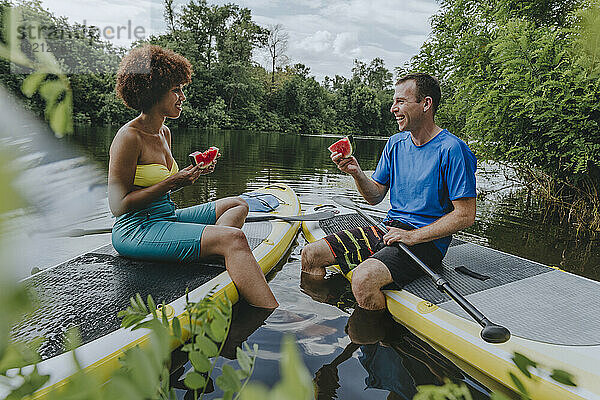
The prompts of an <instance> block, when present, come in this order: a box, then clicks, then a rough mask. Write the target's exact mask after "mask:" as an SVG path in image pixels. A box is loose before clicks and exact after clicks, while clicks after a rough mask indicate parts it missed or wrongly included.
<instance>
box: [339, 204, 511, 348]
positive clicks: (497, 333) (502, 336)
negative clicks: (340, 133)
mask: <svg viewBox="0 0 600 400" xmlns="http://www.w3.org/2000/svg"><path fill="white" fill-rule="evenodd" d="M333 201H335V202H336V203H338V204H339V205H341V206H343V207H346V208H349V209H351V210H354V211H356V212H357V213H358V214H360V215H361V216H362V217H363V218H364V219H366V220H367V222H369V223H370V224H373V225H377V226H379V227H380V228H381V229H382V230H383V231H384V232H387V231H388V228H387V227H386V226H385V225H384V224H383V223H378V222H377V221H375V220H374V219H373V217H371V216H370V215H368V214H367V213H365V212H363V210H362V209H361V208H360V206H358V205H357V204H355V203H354V202H353V201H352V200H350V199H348V198H346V197H342V196H336V197H334V198H333ZM394 245H397V246H399V247H400V248H401V249H402V250H404V251H405V252H406V254H408V255H409V256H410V258H412V259H413V260H414V261H415V262H416V263H417V264H418V265H419V267H421V269H422V270H423V272H425V274H427V275H428V276H429V278H431V280H432V281H433V283H434V284H435V285H436V287H437V288H438V290H440V291H444V292H446V294H448V296H450V297H451V298H452V300H454V301H456V302H457V303H458V305H459V306H461V307H462V309H463V310H465V311H466V312H467V313H468V314H469V315H470V316H471V317H473V319H474V320H475V321H477V323H478V324H479V325H481V327H482V328H483V329H482V330H481V333H480V335H481V338H482V339H483V340H485V341H486V342H489V343H504V342H506V341H507V340H508V339H510V332H509V331H508V329H506V328H505V327H503V326H500V325H497V324H494V323H492V322H491V321H490V320H489V319H487V318H486V317H485V316H484V315H483V314H482V313H481V312H480V311H479V310H477V309H476V308H475V306H473V305H472V304H471V303H470V302H469V301H468V300H467V299H465V298H464V297H463V296H462V295H461V294H460V293H458V292H457V291H456V290H454V288H452V286H450V283H448V281H446V280H445V279H444V278H443V277H442V276H440V275H439V274H437V273H435V272H434V271H433V270H431V268H429V267H428V266H427V265H426V264H425V263H424V262H423V261H421V260H419V258H418V257H417V256H415V255H414V254H413V253H412V252H411V251H410V250H409V249H408V246H406V245H405V244H404V243H402V242H397V243H394Z"/></svg>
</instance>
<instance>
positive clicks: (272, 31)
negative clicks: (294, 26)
mask: <svg viewBox="0 0 600 400" xmlns="http://www.w3.org/2000/svg"><path fill="white" fill-rule="evenodd" d="M287 45H288V33H287V32H285V31H284V30H283V25H281V24H276V25H271V26H269V36H268V38H267V49H268V50H269V55H270V56H271V89H270V92H271V91H272V90H273V87H274V86H275V67H276V66H280V67H281V66H282V65H283V64H285V63H286V62H287V60H288V57H287V56H286V55H285V52H286V51H287Z"/></svg>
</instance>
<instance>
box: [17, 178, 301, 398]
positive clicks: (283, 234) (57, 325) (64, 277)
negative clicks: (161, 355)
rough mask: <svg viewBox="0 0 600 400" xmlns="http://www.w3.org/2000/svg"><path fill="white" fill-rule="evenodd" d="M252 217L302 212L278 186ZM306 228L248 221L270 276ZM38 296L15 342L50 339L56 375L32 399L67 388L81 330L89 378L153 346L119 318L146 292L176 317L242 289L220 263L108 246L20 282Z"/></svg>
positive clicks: (43, 365)
mask: <svg viewBox="0 0 600 400" xmlns="http://www.w3.org/2000/svg"><path fill="white" fill-rule="evenodd" d="M246 198H247V199H248V203H249V204H250V210H251V211H252V210H259V211H255V212H251V213H250V215H283V216H295V215H299V214H300V202H299V200H298V197H297V195H296V193H295V192H294V191H293V190H292V189H291V188H290V187H289V186H287V185H284V184H272V185H268V186H265V187H264V188H261V189H258V190H255V191H253V192H250V193H247V194H246ZM299 228H300V222H285V221H281V220H270V221H262V222H252V223H246V224H245V225H244V226H243V228H242V230H243V231H244V233H245V235H246V237H247V239H248V243H249V245H250V247H251V249H252V252H253V254H254V256H255V258H256V260H257V261H258V263H259V265H260V267H261V268H262V270H263V272H264V273H265V274H267V273H268V272H269V271H271V269H273V267H274V266H276V265H277V264H278V263H279V262H281V261H282V258H284V256H285V255H287V254H289V253H288V250H289V249H290V247H291V246H292V245H293V243H294V239H295V237H296V235H297V233H298V230H299ZM21 284H22V285H24V286H26V287H27V288H29V289H30V291H31V292H33V293H34V294H35V297H36V298H37V300H36V303H37V307H36V309H35V310H34V311H33V312H31V313H29V314H27V315H25V317H24V318H23V319H22V320H21V321H20V322H19V323H18V324H17V325H15V326H14V327H13V328H12V331H11V336H12V339H13V340H15V341H22V342H27V341H30V340H32V339H34V338H36V337H44V338H45V339H46V340H45V342H44V344H43V345H42V347H41V348H40V355H41V357H42V361H41V362H40V363H38V364H37V367H38V370H39V373H40V374H47V375H50V380H49V381H48V382H47V384H46V385H45V386H44V387H43V388H41V389H40V390H38V391H37V392H36V393H35V394H34V396H33V398H34V399H41V398H44V397H46V396H47V395H48V394H49V393H50V392H52V391H55V390H57V389H60V387H62V386H63V385H64V384H65V383H67V382H68V380H69V377H70V376H71V375H72V374H73V373H74V372H75V368H74V363H73V355H72V354H71V353H70V352H65V351H64V347H63V341H64V335H65V332H66V331H67V329H69V328H70V327H75V328H77V329H78V331H79V333H80V335H81V339H82V345H81V346H80V347H78V348H77V349H75V354H76V356H77V359H78V360H79V363H80V365H81V367H82V368H83V370H84V372H85V373H88V374H92V375H95V376H96V377H98V378H99V379H100V381H101V382H104V381H106V380H108V379H109V378H110V375H111V373H112V372H113V371H114V370H115V369H117V368H119V365H120V364H119V361H118V359H119V357H121V356H122V355H123V354H124V351H125V350H126V349H128V348H131V347H133V346H136V345H143V344H144V343H146V342H148V340H149V331H148V330H147V329H139V330H136V331H131V330H129V329H123V328H120V320H119V319H118V318H117V313H118V311H120V310H124V309H125V308H126V307H127V306H128V304H129V298H130V297H131V296H135V294H136V293H140V294H141V296H142V298H143V299H146V297H147V295H148V294H151V295H152V296H153V298H154V300H155V302H156V303H157V304H159V303H164V304H166V306H165V307H166V310H167V314H168V316H169V318H170V319H172V318H173V317H174V316H181V315H182V314H183V313H184V311H185V304H186V300H185V292H186V289H189V294H188V296H189V300H190V301H192V302H195V301H199V300H201V299H202V298H203V297H205V296H206V295H207V294H208V293H209V292H210V291H213V292H214V296H216V297H223V296H225V294H227V296H228V298H229V299H230V300H231V301H232V302H234V303H235V302H236V301H237V300H238V293H237V290H236V288H235V286H234V284H233V282H232V281H231V279H230V277H229V275H228V273H227V272H226V270H225V266H224V265H223V264H219V262H218V261H213V262H209V263H197V264H168V263H152V262H144V261H136V260H131V259H127V258H124V257H121V256H119V255H118V254H117V253H116V251H115V250H114V248H113V247H112V245H105V246H103V247H100V248H98V249H96V250H94V251H92V252H89V253H86V254H83V255H80V256H78V257H75V258H73V259H71V260H69V261H66V262H64V263H61V264H59V265H57V266H55V267H52V268H48V269H45V270H43V271H41V272H39V273H37V274H35V275H33V276H31V277H28V278H26V279H24V280H22V281H21Z"/></svg>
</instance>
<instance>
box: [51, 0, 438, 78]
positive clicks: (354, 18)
mask: <svg viewBox="0 0 600 400" xmlns="http://www.w3.org/2000/svg"><path fill="white" fill-rule="evenodd" d="M187 1H188V0H175V2H174V4H175V7H176V9H177V7H181V6H182V5H184V4H185V3H187ZM208 3H209V4H225V3H235V4H238V5H240V6H242V7H246V8H249V9H250V10H251V11H252V17H253V20H254V21H255V22H256V23H258V24H259V25H261V26H264V27H268V26H269V25H275V24H281V25H283V29H284V30H285V31H286V32H287V33H288V36H289V39H288V49H287V56H288V58H289V63H290V64H295V63H302V64H304V65H306V66H308V67H310V71H311V75H314V76H315V77H316V78H317V80H319V81H322V79H323V78H324V77H325V76H326V75H328V76H330V77H333V76H335V75H336V74H337V75H343V76H346V77H348V76H350V75H351V70H352V66H353V62H354V59H359V60H361V61H364V62H366V63H369V62H370V61H371V60H372V59H373V58H375V57H380V58H382V59H383V60H384V61H385V64H386V67H387V68H388V69H389V70H391V71H393V69H394V67H397V66H402V65H403V64H404V63H405V62H406V61H408V60H409V59H410V58H411V57H412V56H413V55H415V54H416V53H417V52H418V50H419V48H420V46H421V44H422V43H423V42H424V41H425V40H426V38H427V36H428V35H429V32H430V17H431V16H432V15H433V14H435V13H436V12H437V10H438V5H437V3H436V2H435V0H228V1H227V0H209V1H208ZM42 5H43V6H44V7H45V8H48V9H49V10H50V11H52V12H53V13H54V14H55V15H57V16H65V17H67V18H68V19H69V20H70V22H71V23H74V22H79V23H85V24H86V25H88V26H90V25H96V26H98V27H100V28H101V30H104V32H105V34H104V37H106V38H109V37H110V38H111V39H110V41H112V42H113V43H114V44H116V45H120V46H125V47H128V46H129V44H130V43H131V42H132V41H133V40H135V39H136V37H137V38H140V37H143V36H144V35H145V36H148V35H150V34H160V33H163V32H164V31H165V28H166V25H165V23H164V19H163V2H162V1H161V0H136V1H135V2H133V1H123V0H43V1H42ZM119 27H121V28H119ZM136 28H137V29H136ZM254 58H255V60H256V61H258V62H260V63H261V64H262V65H264V66H265V67H267V69H270V67H269V62H268V60H267V58H266V56H265V55H263V54H260V53H257V54H255V56H254Z"/></svg>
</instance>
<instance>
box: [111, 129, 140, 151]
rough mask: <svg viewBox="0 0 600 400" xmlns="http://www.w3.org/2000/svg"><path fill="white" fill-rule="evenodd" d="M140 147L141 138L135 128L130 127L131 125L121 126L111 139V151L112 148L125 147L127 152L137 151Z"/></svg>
mask: <svg viewBox="0 0 600 400" xmlns="http://www.w3.org/2000/svg"><path fill="white" fill-rule="evenodd" d="M141 145H142V138H141V135H140V131H139V129H137V128H136V127H135V126H131V123H130V122H128V123H127V124H125V125H123V126H122V127H121V128H119V130H118V131H117V133H116V135H115V137H114V138H113V141H112V145H111V146H110V147H111V150H113V148H121V147H125V148H128V149H129V150H133V149H139V148H140V147H141Z"/></svg>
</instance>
